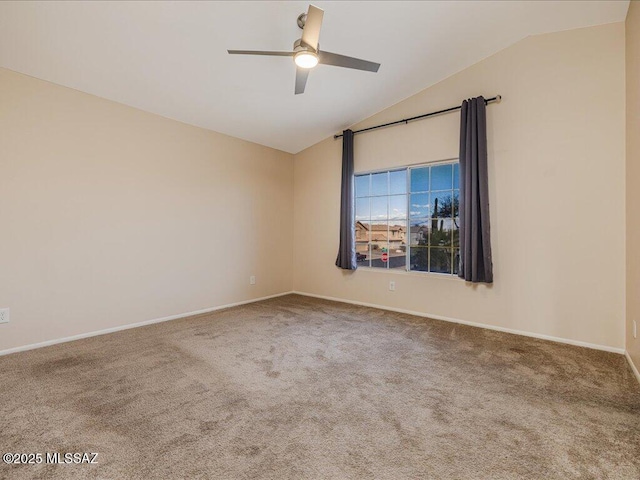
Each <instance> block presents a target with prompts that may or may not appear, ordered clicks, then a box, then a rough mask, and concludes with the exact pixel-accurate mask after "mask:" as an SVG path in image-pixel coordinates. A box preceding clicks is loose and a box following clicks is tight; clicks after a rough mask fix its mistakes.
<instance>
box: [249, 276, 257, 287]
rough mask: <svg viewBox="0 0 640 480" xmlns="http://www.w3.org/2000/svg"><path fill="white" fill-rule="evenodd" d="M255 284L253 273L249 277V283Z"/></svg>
mask: <svg viewBox="0 0 640 480" xmlns="http://www.w3.org/2000/svg"><path fill="white" fill-rule="evenodd" d="M255 284H256V277H255V275H251V276H250V277H249V285H255Z"/></svg>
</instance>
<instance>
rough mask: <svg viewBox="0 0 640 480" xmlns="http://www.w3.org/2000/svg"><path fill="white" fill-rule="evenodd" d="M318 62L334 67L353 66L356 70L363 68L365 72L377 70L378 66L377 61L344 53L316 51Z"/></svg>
mask: <svg viewBox="0 0 640 480" xmlns="http://www.w3.org/2000/svg"><path fill="white" fill-rule="evenodd" d="M318 60H319V63H322V64H323V65H333V66H335V67H345V68H354V69H356V70H364V71H367V72H377V71H378V69H379V68H380V64H379V63H375V62H369V61H367V60H361V59H359V58H354V57H347V56H346V55H338V54H337V53H331V52H324V51H321V52H318Z"/></svg>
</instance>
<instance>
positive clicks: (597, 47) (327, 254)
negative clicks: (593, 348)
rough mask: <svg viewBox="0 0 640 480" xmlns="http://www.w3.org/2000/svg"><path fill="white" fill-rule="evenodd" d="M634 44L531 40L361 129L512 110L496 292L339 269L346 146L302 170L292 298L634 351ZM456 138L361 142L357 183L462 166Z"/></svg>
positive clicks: (496, 122) (504, 127)
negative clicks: (630, 104) (481, 98)
mask: <svg viewBox="0 0 640 480" xmlns="http://www.w3.org/2000/svg"><path fill="white" fill-rule="evenodd" d="M624 35H625V33H624V24H623V23H617V24H610V25H604V26H598V27H592V28H584V29H579V30H572V31H566V32H560V33H553V34H548V35H542V36H536V37H531V38H527V39H525V40H523V41H521V42H519V43H517V44H516V45H514V46H512V47H510V48H508V49H506V50H503V51H501V52H500V53H498V54H496V55H494V56H492V57H490V58H488V59H486V60H484V61H482V62H480V63H478V64H476V65H474V66H472V67H470V68H468V69H466V70H464V71H462V72H460V73H458V74H457V75H454V76H452V77H450V78H448V79H446V80H444V81H443V82H441V83H439V84H437V85H435V86H433V87H431V88H428V89H426V90H424V91H422V92H420V93H418V94H417V95H415V96H413V97H411V98H409V99H407V100H405V101H403V102H401V103H399V104H397V105H395V106H393V107H391V108H388V109H386V110H384V111H383V112H381V113H379V114H377V115H375V116H374V117H372V118H370V119H368V120H367V121H365V122H362V123H361V124H359V125H356V126H355V128H362V127H366V126H370V125H374V124H378V123H384V122H387V121H391V120H397V119H401V118H405V117H408V116H413V115H418V114H421V113H424V112H429V111H433V110H438V109H441V108H446V107H449V106H451V105H457V104H460V102H461V100H462V99H464V98H468V97H472V96H477V95H480V94H483V95H486V96H493V95H495V94H501V95H502V96H503V98H504V100H503V102H502V103H501V104H499V105H491V106H489V107H488V119H487V120H488V130H489V131H488V142H489V158H490V178H489V183H490V190H491V194H490V201H491V221H492V225H491V227H492V243H493V254H494V267H495V268H494V274H495V284H494V285H493V286H492V287H487V286H484V285H483V286H472V285H469V284H465V282H463V281H461V280H459V279H457V278H453V277H445V276H439V275H434V274H420V273H386V272H381V271H372V270H365V269H359V270H358V271H356V272H355V273H348V272H343V271H340V270H339V269H337V268H336V267H335V266H334V261H335V256H336V252H337V240H338V225H339V203H340V163H341V158H340V157H341V155H340V152H341V143H340V141H334V140H333V139H327V140H325V141H323V142H321V143H319V144H317V145H315V146H313V147H311V148H309V149H307V150H305V151H303V152H301V153H299V154H297V155H296V157H295V181H294V185H295V193H294V199H295V202H294V217H295V221H294V229H295V233H294V249H295V251H294V288H295V290H297V291H301V292H307V293H312V294H316V295H324V296H330V297H336V298H343V299H348V300H351V301H359V302H365V303H373V304H378V305H384V306H387V307H392V308H400V309H407V310H412V311H416V312H422V313H426V314H431V315H435V316H443V317H449V318H454V319H459V320H463V321H469V322H477V323H480V324H485V325H491V326H495V327H501V328H507V329H514V330H520V331H525V332H529V333H533V334H539V335H547V336H553V337H559V338H562V339H566V340H569V341H574V342H585V343H589V344H594V345H599V346H602V347H605V348H610V349H622V348H624V316H625V308H624V304H625V262H624V249H625V233H624V232H625V213H624V212H625V210H624V209H625V176H624V175H625V160H624V158H625V153H624V148H625V147H624V145H625V132H624V125H625V118H624V104H625V93H624V69H625V54H624V42H625V38H624ZM636 91H637V90H636ZM458 138H459V115H458V114H450V115H446V116H441V117H437V118H432V119H429V120H424V121H420V122H415V123H413V124H409V125H407V126H398V127H394V128H389V129H384V130H379V131H377V132H372V133H366V134H362V135H358V136H356V139H355V158H356V171H360V172H361V171H368V170H373V169H380V168H386V167H393V166H400V165H408V164H415V163H423V162H433V161H438V160H442V159H449V158H453V157H456V156H457V152H458ZM638 198H640V197H638ZM636 243H637V242H636ZM390 280H393V281H395V282H396V291H395V292H390V291H389V290H388V283H389V281H390Z"/></svg>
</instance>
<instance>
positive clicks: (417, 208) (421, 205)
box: [410, 193, 431, 224]
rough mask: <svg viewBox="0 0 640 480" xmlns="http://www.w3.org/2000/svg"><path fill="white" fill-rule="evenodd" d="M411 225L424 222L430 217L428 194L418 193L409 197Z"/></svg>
mask: <svg viewBox="0 0 640 480" xmlns="http://www.w3.org/2000/svg"><path fill="white" fill-rule="evenodd" d="M410 215H411V223H412V224H414V223H423V222H426V221H427V220H428V219H429V217H430V216H431V205H430V204H429V194H428V193H418V194H414V195H411V206H410Z"/></svg>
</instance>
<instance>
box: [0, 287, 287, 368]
mask: <svg viewBox="0 0 640 480" xmlns="http://www.w3.org/2000/svg"><path fill="white" fill-rule="evenodd" d="M292 293H293V292H283V293H276V294H275V295H268V296H266V297H260V298H253V299H251V300H243V301H241V302H235V303H228V304H226V305H220V306H217V307H210V308H205V309H202V310H196V311H194V312H187V313H179V314H177V315H170V316H168V317H162V318H154V319H153V320H145V321H144V322H138V323H129V324H127V325H120V326H118V327H112V328H106V329H104V330H97V331H94V332H88V333H81V334H79V335H73V336H71V337H64V338H57V339H55V340H47V341H46V342H40V343H32V344H30V345H24V346H21V347H14V348H9V349H7V350H0V356H3V355H9V354H11V353H18V352H25V351H27V350H34V349H36V348H42V347H50V346H51V345H57V344H58V343H66V342H73V341H74V340H82V339H83V338H89V337H96V336H98V335H106V334H108V333H114V332H120V331H122V330H129V329H130V328H138V327H144V326H146V325H153V324H154V323H162V322H168V321H170V320H178V319H179V318H186V317H192V316H194V315H200V314H203V313H210V312H215V311H216V310H223V309H225V308H231V307H238V306H240V305H246V304H248V303H255V302H261V301H262V300H268V299H270V298H276V297H282V296H284V295H291V294H292Z"/></svg>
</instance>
